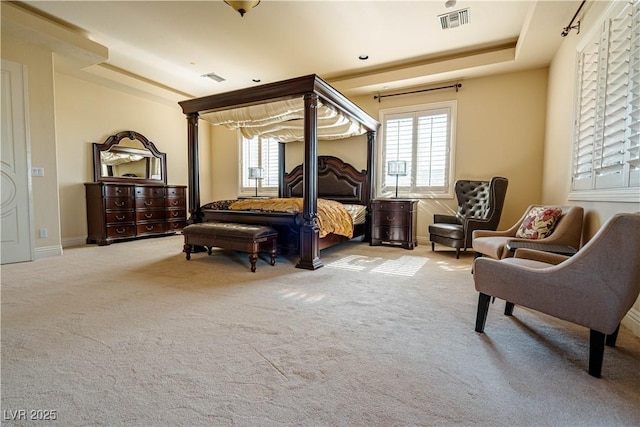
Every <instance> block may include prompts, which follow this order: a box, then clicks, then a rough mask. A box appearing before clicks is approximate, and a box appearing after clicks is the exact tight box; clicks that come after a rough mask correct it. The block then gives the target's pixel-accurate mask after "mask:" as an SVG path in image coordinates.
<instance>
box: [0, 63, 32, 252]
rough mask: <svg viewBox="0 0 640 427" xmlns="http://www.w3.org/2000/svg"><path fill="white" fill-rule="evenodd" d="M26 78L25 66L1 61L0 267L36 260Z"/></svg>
mask: <svg viewBox="0 0 640 427" xmlns="http://www.w3.org/2000/svg"><path fill="white" fill-rule="evenodd" d="M26 76H27V74H26V67H25V66H24V65H22V64H17V63H15V62H11V61H6V60H4V59H3V60H2V80H1V81H2V86H1V89H0V90H1V91H2V92H1V93H2V105H1V107H2V122H0V129H2V141H1V145H2V149H1V151H0V180H1V181H2V186H1V191H2V192H1V193H0V199H1V203H0V219H1V220H2V222H1V224H0V227H1V233H0V234H1V235H2V250H1V251H0V264H8V263H12V262H22V261H32V260H33V258H34V257H33V253H34V251H33V246H34V243H33V236H32V232H31V230H33V227H32V223H33V219H32V215H31V197H30V196H31V183H30V180H29V157H28V156H29V133H28V127H27V122H28V113H27V77H26Z"/></svg>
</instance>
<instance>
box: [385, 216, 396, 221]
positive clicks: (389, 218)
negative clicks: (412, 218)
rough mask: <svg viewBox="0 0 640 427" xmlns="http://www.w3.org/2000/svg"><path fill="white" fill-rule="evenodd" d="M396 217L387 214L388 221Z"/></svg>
mask: <svg viewBox="0 0 640 427" xmlns="http://www.w3.org/2000/svg"><path fill="white" fill-rule="evenodd" d="M394 219H396V217H395V216H387V221H393V220H394Z"/></svg>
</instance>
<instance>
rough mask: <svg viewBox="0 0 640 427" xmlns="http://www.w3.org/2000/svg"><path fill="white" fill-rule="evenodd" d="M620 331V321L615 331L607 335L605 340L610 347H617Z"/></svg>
mask: <svg viewBox="0 0 640 427" xmlns="http://www.w3.org/2000/svg"><path fill="white" fill-rule="evenodd" d="M618 332H620V324H619V323H618V327H617V328H616V330H615V332H614V333H612V334H611V335H607V339H606V340H605V344H606V345H607V346H609V347H615V346H616V340H617V339H618Z"/></svg>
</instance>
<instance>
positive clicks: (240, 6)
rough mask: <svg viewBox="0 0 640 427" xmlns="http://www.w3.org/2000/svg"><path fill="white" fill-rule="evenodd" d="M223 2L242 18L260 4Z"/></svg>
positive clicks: (256, 2) (252, 2)
mask: <svg viewBox="0 0 640 427" xmlns="http://www.w3.org/2000/svg"><path fill="white" fill-rule="evenodd" d="M224 2H225V3H226V4H228V5H229V6H231V7H232V8H233V10H235V11H236V12H238V13H239V14H240V16H244V14H245V13H247V12H248V11H249V10H250V9H253V8H254V7H256V6H257V5H259V4H260V0H254V1H227V0H224Z"/></svg>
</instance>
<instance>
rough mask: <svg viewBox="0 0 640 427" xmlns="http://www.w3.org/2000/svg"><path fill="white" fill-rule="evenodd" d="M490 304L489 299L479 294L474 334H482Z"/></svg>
mask: <svg viewBox="0 0 640 427" xmlns="http://www.w3.org/2000/svg"><path fill="white" fill-rule="evenodd" d="M490 302H491V297H490V296H489V295H486V294H483V293H482V292H480V295H479V296H478V312H477V314H476V332H484V324H485V323H486V321H487V313H488V312H489V303H490Z"/></svg>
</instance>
